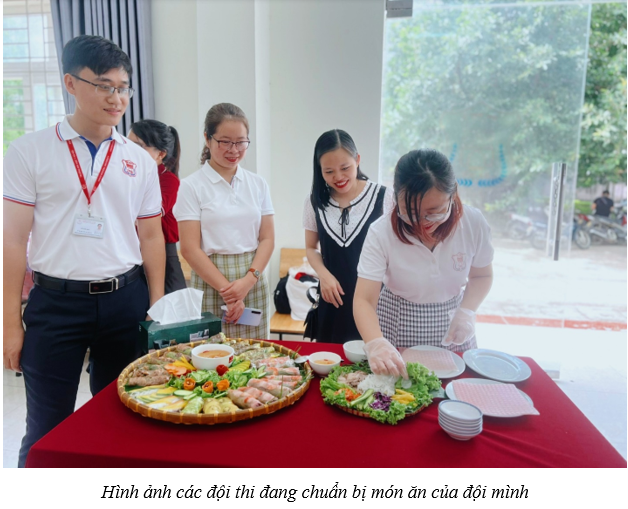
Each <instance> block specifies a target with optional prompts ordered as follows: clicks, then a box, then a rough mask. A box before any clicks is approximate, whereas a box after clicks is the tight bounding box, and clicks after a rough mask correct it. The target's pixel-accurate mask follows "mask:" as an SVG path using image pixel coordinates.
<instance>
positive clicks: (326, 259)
mask: <svg viewBox="0 0 628 509" xmlns="http://www.w3.org/2000/svg"><path fill="white" fill-rule="evenodd" d="M393 196H394V195H393V193H392V190H390V189H386V188H385V187H383V186H381V185H379V184H377V183H375V182H372V181H370V180H369V179H368V177H367V176H366V175H364V173H362V171H361V170H360V154H358V150H357V148H356V146H355V143H354V141H353V139H352V138H351V136H349V134H348V133H346V132H345V131H342V130H340V129H333V130H331V131H327V132H326V133H323V134H322V135H321V137H320V138H319V139H318V140H317V142H316V146H315V147H314V176H313V181H312V191H311V192H310V194H309V195H308V196H307V198H306V200H305V205H304V210H303V227H304V228H305V247H306V253H307V258H308V261H309V262H310V265H311V266H312V267H313V268H314V270H315V271H316V273H317V274H318V276H319V278H320V295H321V296H320V299H319V306H318V311H317V312H318V323H317V334H316V338H315V339H317V340H318V341H324V342H327V343H344V342H346V341H351V340H354V339H360V333H359V332H358V329H357V327H356V325H355V321H354V319H353V293H354V291H355V285H356V281H357V267H358V261H359V259H360V252H361V250H362V244H363V243H364V239H365V237H366V233H367V231H368V228H369V226H370V224H371V223H372V222H373V221H375V220H376V219H377V218H379V217H380V216H381V215H382V214H383V213H385V212H388V211H389V210H392V209H393V208H394V197H393ZM319 242H320V250H319V247H318V244H319Z"/></svg>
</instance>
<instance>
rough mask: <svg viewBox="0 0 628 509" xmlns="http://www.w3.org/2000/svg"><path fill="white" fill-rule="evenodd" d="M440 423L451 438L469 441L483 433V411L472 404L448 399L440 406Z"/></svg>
mask: <svg viewBox="0 0 628 509" xmlns="http://www.w3.org/2000/svg"><path fill="white" fill-rule="evenodd" d="M438 423H439V424H440V427H441V428H443V430H444V431H445V433H447V434H448V435H449V436H450V437H451V438H455V439H456V440H469V439H470V438H473V437H475V436H478V435H479V434H480V433H481V432H482V411H481V410H480V409H479V408H478V407H476V406H474V405H471V404H470V403H465V402H464V401H457V400H451V399H446V400H443V401H441V402H440V404H439V405H438Z"/></svg>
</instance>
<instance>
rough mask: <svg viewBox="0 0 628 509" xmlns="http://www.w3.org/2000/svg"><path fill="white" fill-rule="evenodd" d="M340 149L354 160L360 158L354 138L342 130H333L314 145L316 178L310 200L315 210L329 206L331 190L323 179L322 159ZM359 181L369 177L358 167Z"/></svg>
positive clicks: (322, 135) (313, 180)
mask: <svg viewBox="0 0 628 509" xmlns="http://www.w3.org/2000/svg"><path fill="white" fill-rule="evenodd" d="M339 148H342V149H344V150H345V151H347V152H348V153H349V155H350V156H351V157H353V159H356V160H357V158H358V149H357V147H356V146H355V142H354V141H353V138H352V137H351V136H350V135H349V133H347V132H346V131H343V130H342V129H332V130H331V131H327V132H325V133H323V134H321V135H320V137H319V138H318V140H316V145H314V176H313V179H312V193H311V195H310V200H311V202H312V207H314V210H316V209H317V208H319V209H323V208H325V207H327V206H328V205H329V198H330V194H329V188H328V187H327V183H326V182H325V179H324V178H323V169H322V168H321V157H323V155H325V154H326V153H327V152H332V151H334V150H337V149H339ZM357 178H358V180H368V177H367V176H366V175H365V174H364V173H362V170H360V165H358V176H357Z"/></svg>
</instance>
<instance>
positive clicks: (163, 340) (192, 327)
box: [140, 313, 222, 353]
mask: <svg viewBox="0 0 628 509" xmlns="http://www.w3.org/2000/svg"><path fill="white" fill-rule="evenodd" d="M221 331H222V322H221V319H220V318H218V317H217V316H216V315H214V314H212V313H201V318H199V319H198V320H188V321H185V322H178V323H171V324H168V325H161V324H159V323H156V322H153V321H150V322H140V345H141V347H142V351H143V353H148V351H149V350H152V349H156V350H158V349H160V348H166V347H168V346H170V345H174V344H176V343H189V342H191V341H198V340H201V339H207V338H209V337H210V336H213V335H214V334H218V333H219V332H221Z"/></svg>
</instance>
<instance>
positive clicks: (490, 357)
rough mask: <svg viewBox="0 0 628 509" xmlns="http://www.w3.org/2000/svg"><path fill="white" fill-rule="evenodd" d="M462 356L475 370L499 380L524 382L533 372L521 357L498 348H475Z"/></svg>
mask: <svg viewBox="0 0 628 509" xmlns="http://www.w3.org/2000/svg"><path fill="white" fill-rule="evenodd" d="M462 358H463V359H464V361H465V362H466V363H467V366H469V367H470V368H471V369H472V370H473V371H475V372H476V373H478V374H479V375H482V376H485V377H487V378H491V379H492V380H497V381H498V382H510V383H514V382H523V381H524V380H527V379H528V378H530V375H531V374H532V371H531V370H530V366H528V365H527V364H526V363H525V362H523V361H522V360H521V359H519V358H518V357H515V356H513V355H510V354H507V353H504V352H498V351H496V350H485V349H483V348H475V349H473V350H467V351H466V352H464V353H463V354H462Z"/></svg>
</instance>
